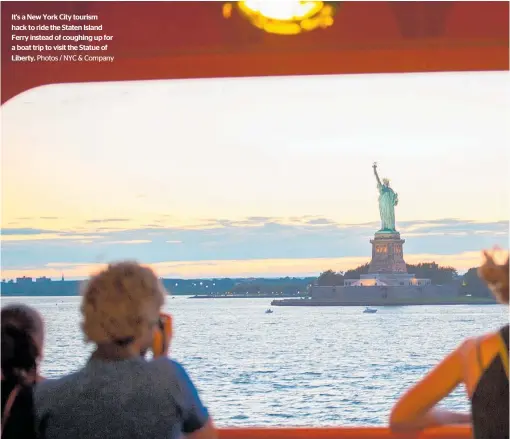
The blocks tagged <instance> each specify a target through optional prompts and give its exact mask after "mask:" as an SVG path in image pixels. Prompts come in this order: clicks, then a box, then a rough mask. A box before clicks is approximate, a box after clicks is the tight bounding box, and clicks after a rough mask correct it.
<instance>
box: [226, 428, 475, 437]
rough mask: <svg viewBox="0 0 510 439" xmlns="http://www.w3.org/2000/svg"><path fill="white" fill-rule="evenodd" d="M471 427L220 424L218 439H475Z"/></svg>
mask: <svg viewBox="0 0 510 439" xmlns="http://www.w3.org/2000/svg"><path fill="white" fill-rule="evenodd" d="M472 437H473V436H472V431H471V428H469V427H465V426H448V427H440V428H431V429H428V430H424V431H421V432H417V433H394V432H392V431H391V430H390V429H389V428H386V427H331V428H313V427H296V428H284V427H282V428H264V427H260V428H219V439H472Z"/></svg>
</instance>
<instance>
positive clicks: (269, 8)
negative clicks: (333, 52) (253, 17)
mask: <svg viewBox="0 0 510 439" xmlns="http://www.w3.org/2000/svg"><path fill="white" fill-rule="evenodd" d="M244 5H245V6H246V7H247V8H249V9H251V10H252V11H253V12H258V13H259V14H261V15H263V16H264V17H266V18H272V19H275V20H299V19H303V18H307V17H310V16H312V15H314V14H316V13H317V12H318V11H319V10H320V9H321V8H322V5H323V2H301V1H274V0H273V1H256V0H249V1H245V2H244Z"/></svg>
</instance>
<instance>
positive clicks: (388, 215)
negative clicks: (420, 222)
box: [372, 162, 398, 233]
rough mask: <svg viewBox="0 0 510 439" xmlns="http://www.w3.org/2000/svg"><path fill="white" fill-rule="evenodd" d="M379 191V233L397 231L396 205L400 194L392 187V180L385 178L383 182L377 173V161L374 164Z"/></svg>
mask: <svg viewBox="0 0 510 439" xmlns="http://www.w3.org/2000/svg"><path fill="white" fill-rule="evenodd" d="M372 167H373V168H374V174H375V178H376V180H377V190H378V191H379V215H380V216H381V230H379V232H378V233H396V232H397V231H396V230H395V206H396V205H398V194H397V193H396V192H395V191H394V190H393V189H392V188H391V187H390V181H389V180H388V179H387V178H383V180H382V183H381V180H380V178H379V174H377V162H374V165H373V166H372Z"/></svg>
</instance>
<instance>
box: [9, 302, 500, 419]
mask: <svg viewBox="0 0 510 439" xmlns="http://www.w3.org/2000/svg"><path fill="white" fill-rule="evenodd" d="M12 302H22V303H26V304H28V305H31V306H34V307H35V308H36V309H38V310H39V311H40V312H41V313H42V314H43V316H44V317H45V319H46V324H47V339H46V348H45V358H44V362H43V367H42V370H43V374H44V375H45V376H47V377H58V376H59V375H61V374H64V373H68V372H71V371H73V370H76V369H78V368H80V367H81V366H82V365H83V364H84V363H85V361H86V360H87V357H88V355H89V353H90V349H91V347H90V346H89V345H86V344H85V343H84V342H83V337H82V335H81V332H80V327H79V322H80V316H79V302H80V298H79V297H21V298H11V297H10V298H2V305H5V304H7V303H12ZM269 302H270V300H268V299H217V300H207V299H204V300H200V299H198V300H196V299H193V300H190V299H188V298H186V297H182V296H181V297H176V298H175V299H170V298H169V300H168V301H167V305H166V307H165V309H166V311H168V312H171V313H172V314H173V316H174V325H175V337H174V341H173V344H172V353H171V355H172V357H174V358H175V359H176V360H178V361H180V362H181V363H182V364H183V365H184V366H185V367H186V368H187V370H188V372H189V373H190V375H191V377H192V379H193V380H194V381H195V383H196V384H197V387H198V388H199V391H200V393H201V396H202V398H203V400H204V401H205V403H206V404H207V406H208V407H209V409H210V410H211V413H212V415H213V416H214V419H215V421H216V423H217V424H218V425H219V426H240V425H252V426H267V425H273V426H278V425H279V426H314V425H323V426H324V425H384V424H386V422H387V418H388V414H389V411H390V409H391V406H392V404H393V402H394V401H395V399H396V398H397V397H398V395H400V394H401V392H402V391H403V390H404V389H406V388H407V387H408V386H409V385H411V384H412V383H414V382H415V381H416V380H417V379H418V378H420V377H421V376H423V374H425V373H426V371H427V370H428V369H430V368H431V367H432V366H433V365H434V364H435V363H437V362H438V361H439V360H440V359H441V358H442V357H444V356H445V355H446V354H447V353H448V352H449V351H450V350H451V349H453V348H454V347H455V346H456V345H457V344H458V343H459V342H460V341H461V340H462V339H463V338H464V337H467V336H472V335H476V334H479V333H482V332H486V331H490V330H494V329H497V328H498V327H500V326H501V325H503V324H505V323H506V322H507V321H508V314H507V310H506V309H505V308H503V307H500V306H496V305H469V306H468V305H459V306H445V307H440V306H416V307H386V308H379V311H378V312H377V313H376V314H363V313H362V310H363V308H361V307H310V308H307V307H295V308H294V307H289V308H287V307H285V308H278V307H276V308H273V309H274V313H273V314H264V311H265V310H266V309H267V308H268V306H269ZM444 405H445V406H448V407H449V408H452V409H458V410H467V408H468V405H467V398H466V396H465V394H464V389H463V388H459V389H458V390H457V391H456V392H455V394H454V395H452V396H451V397H449V398H448V399H447V400H446V401H445V402H444Z"/></svg>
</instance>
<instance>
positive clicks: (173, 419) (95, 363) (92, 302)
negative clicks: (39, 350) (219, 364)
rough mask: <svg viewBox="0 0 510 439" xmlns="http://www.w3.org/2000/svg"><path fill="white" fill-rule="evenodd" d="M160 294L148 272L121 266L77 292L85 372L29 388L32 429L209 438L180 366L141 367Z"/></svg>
mask: <svg viewBox="0 0 510 439" xmlns="http://www.w3.org/2000/svg"><path fill="white" fill-rule="evenodd" d="M166 295H167V293H166V291H165V289H164V288H163V285H162V284H161V282H160V281H159V279H158V278H157V276H156V275H155V274H154V272H153V271H152V270H151V269H149V268H147V267H144V266H141V265H139V264H137V263H135V262H121V263H117V264H113V265H110V266H108V268H107V269H105V270H104V271H101V272H100V273H99V274H97V275H95V276H93V277H92V278H91V279H90V280H89V282H88V283H87V284H86V285H85V287H84V290H83V299H82V305H81V312H82V315H83V323H82V328H83V332H84V334H85V337H86V339H87V340H88V341H90V342H92V343H94V344H95V345H96V348H95V351H94V352H93V353H92V356H91V358H90V359H89V361H88V363H87V364H86V366H85V367H84V368H83V369H81V370H79V371H78V372H75V373H72V374H70V375H67V376H65V377H63V378H60V379H57V380H47V381H45V382H44V383H42V384H40V385H39V386H38V387H37V390H36V393H35V402H36V409H37V423H38V427H39V433H40V435H41V437H42V438H48V439H70V438H73V439H74V438H76V439H91V438H108V439H117V438H118V439H125V438H130V439H149V438H158V439H159V438H169V439H177V438H180V437H182V435H183V434H185V435H189V436H190V437H192V438H193V439H214V438H215V437H216V432H215V429H214V427H213V424H212V421H211V419H210V417H209V415H208V412H207V410H206V408H205V407H204V405H203V404H202V402H201V400H200V398H199V396H198V393H197V391H196V389H195V386H194V385H193V383H192V382H191V380H190V378H189V377H188V375H187V374H186V372H185V371H184V369H183V367H182V366H181V365H180V364H178V363H177V362H175V361H172V360H170V359H169V358H167V356H166V352H162V354H163V355H162V356H160V357H157V358H155V359H153V360H150V361H147V360H146V359H145V358H144V357H143V356H142V355H141V354H142V353H144V352H145V351H147V350H148V349H151V347H152V344H153V339H154V337H155V336H156V335H157V334H158V328H159V325H160V322H161V320H160V310H161V307H162V306H163V302H164V300H165V297H166Z"/></svg>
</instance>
